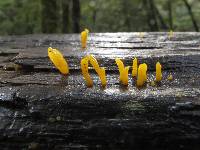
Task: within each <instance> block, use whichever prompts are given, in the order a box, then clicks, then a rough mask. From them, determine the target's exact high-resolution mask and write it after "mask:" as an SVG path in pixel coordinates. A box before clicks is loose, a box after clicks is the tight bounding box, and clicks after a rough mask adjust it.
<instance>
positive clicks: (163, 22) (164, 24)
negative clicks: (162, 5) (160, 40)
mask: <svg viewBox="0 0 200 150" xmlns="http://www.w3.org/2000/svg"><path fill="white" fill-rule="evenodd" d="M154 8H155V12H156V15H157V17H158V19H159V21H160V24H161V28H162V29H167V28H168V27H167V24H166V23H165V21H164V19H163V17H162V15H161V14H160V12H159V10H158V8H157V7H156V6H155V5H154Z"/></svg>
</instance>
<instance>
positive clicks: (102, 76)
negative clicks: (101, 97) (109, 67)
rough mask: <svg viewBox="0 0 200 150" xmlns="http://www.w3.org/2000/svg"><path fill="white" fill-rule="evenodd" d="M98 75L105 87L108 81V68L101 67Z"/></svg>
mask: <svg viewBox="0 0 200 150" xmlns="http://www.w3.org/2000/svg"><path fill="white" fill-rule="evenodd" d="M98 75H99V77H100V80H101V85H102V86H103V87H105V86H106V84H107V81H106V70H105V68H103V67H101V68H100V70H99V72H98Z"/></svg>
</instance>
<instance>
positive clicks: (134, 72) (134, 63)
mask: <svg viewBox="0 0 200 150" xmlns="http://www.w3.org/2000/svg"><path fill="white" fill-rule="evenodd" d="M137 71H138V60H137V58H134V60H133V67H132V76H133V77H136V76H137Z"/></svg>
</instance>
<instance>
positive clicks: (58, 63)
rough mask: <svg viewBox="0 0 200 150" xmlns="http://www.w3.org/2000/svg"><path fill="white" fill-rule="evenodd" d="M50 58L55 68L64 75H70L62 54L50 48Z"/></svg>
mask: <svg viewBox="0 0 200 150" xmlns="http://www.w3.org/2000/svg"><path fill="white" fill-rule="evenodd" d="M48 56H49V58H50V60H51V61H52V62H53V64H54V65H55V67H56V68H57V69H58V70H59V71H60V72H61V73H62V74H65V75H66V74H68V73H69V67H68V64H67V62H66V60H65V59H64V57H63V55H62V53H61V52H59V51H58V50H57V49H53V48H51V47H49V48H48Z"/></svg>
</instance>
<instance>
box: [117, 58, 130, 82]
mask: <svg viewBox="0 0 200 150" xmlns="http://www.w3.org/2000/svg"><path fill="white" fill-rule="evenodd" d="M115 62H116V64H117V66H118V69H119V80H120V82H121V83H122V84H123V85H128V71H129V68H130V67H129V66H128V67H124V63H123V62H122V61H121V59H119V58H116V59H115Z"/></svg>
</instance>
